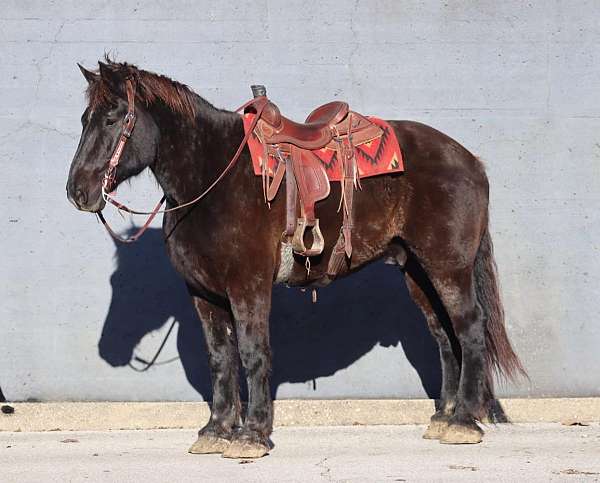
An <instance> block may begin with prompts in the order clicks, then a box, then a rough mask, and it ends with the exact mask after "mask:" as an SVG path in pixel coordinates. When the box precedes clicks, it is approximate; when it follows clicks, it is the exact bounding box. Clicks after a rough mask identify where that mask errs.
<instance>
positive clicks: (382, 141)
mask: <svg viewBox="0 0 600 483" xmlns="http://www.w3.org/2000/svg"><path fill="white" fill-rule="evenodd" d="M254 116H255V115H254V114H252V113H247V114H244V115H243V119H244V131H245V132H248V129H250V127H251V125H252V120H253V119H254ZM368 119H369V121H371V122H372V123H374V124H376V125H377V126H379V127H380V128H381V129H382V131H383V132H382V134H381V136H380V137H378V138H376V139H373V140H372V141H368V142H365V143H363V144H360V145H355V149H356V160H357V164H358V174H359V177H360V178H367V177H369V176H376V175H378V174H390V173H398V172H402V171H404V163H403V162H402V152H401V151H400V146H399V145H398V140H397V139H396V134H395V133H394V130H393V129H392V126H390V125H389V124H388V123H387V122H385V121H383V120H382V119H379V118H377V117H368ZM248 148H249V149H250V154H251V156H252V165H253V167H254V174H256V175H257V176H260V175H261V166H262V163H263V159H262V158H263V157H264V148H263V145H262V144H261V142H260V139H258V137H257V136H256V134H255V133H252V135H251V136H250V138H249V139H248ZM313 153H314V154H315V155H316V156H317V157H318V158H319V159H320V160H321V162H322V163H323V165H324V166H325V170H326V171H327V176H328V177H329V179H330V180H331V181H340V180H341V179H342V165H341V163H339V162H338V159H337V151H335V150H334V149H329V148H323V149H317V150H315V151H313ZM276 166H277V160H276V159H275V158H274V157H272V156H269V159H268V164H267V167H268V168H267V174H268V175H269V176H273V174H274V170H275V167H276Z"/></svg>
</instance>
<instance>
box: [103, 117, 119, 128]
mask: <svg viewBox="0 0 600 483" xmlns="http://www.w3.org/2000/svg"><path fill="white" fill-rule="evenodd" d="M115 122H117V120H116V119H113V118H111V117H107V118H106V121H105V124H106V125H107V126H112V125H113V124H114V123H115Z"/></svg>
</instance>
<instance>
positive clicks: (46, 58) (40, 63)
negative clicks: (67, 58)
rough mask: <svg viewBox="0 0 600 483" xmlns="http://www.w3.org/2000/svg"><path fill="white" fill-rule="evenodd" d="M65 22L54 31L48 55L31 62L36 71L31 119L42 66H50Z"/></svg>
mask: <svg viewBox="0 0 600 483" xmlns="http://www.w3.org/2000/svg"><path fill="white" fill-rule="evenodd" d="M67 22H68V20H66V19H65V20H63V21H62V22H61V24H60V25H59V26H58V29H57V30H56V33H55V34H54V37H53V38H52V40H51V41H50V46H49V47H48V53H47V54H46V55H44V56H42V57H40V58H39V59H38V60H35V61H34V62H33V66H34V68H35V70H36V71H37V82H36V83H35V89H34V91H33V101H32V103H31V108H30V110H29V116H28V117H31V114H32V111H33V109H34V108H35V105H36V103H37V101H39V93H40V84H41V83H42V79H43V78H44V74H43V72H42V69H43V64H44V63H46V62H48V65H49V64H50V63H49V61H50V58H51V57H52V54H53V53H54V48H55V47H56V43H57V42H58V37H59V35H60V34H61V33H62V31H63V28H64V27H65V25H66V23H67Z"/></svg>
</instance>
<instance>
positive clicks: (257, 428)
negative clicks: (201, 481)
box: [223, 284, 273, 458]
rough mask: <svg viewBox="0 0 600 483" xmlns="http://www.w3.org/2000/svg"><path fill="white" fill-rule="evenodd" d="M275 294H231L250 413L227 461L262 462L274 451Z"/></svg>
mask: <svg viewBox="0 0 600 483" xmlns="http://www.w3.org/2000/svg"><path fill="white" fill-rule="evenodd" d="M265 285H266V284H265ZM271 290H272V287H271V285H268V286H265V287H264V288H263V289H261V290H256V289H254V290H253V289H249V288H244V289H241V290H240V291H239V293H231V294H230V302H231V310H232V312H233V316H234V319H235V327H236V334H237V339H238V349H239V354H240V359H241V361H242V365H243V366H244V369H245V372H246V379H247V382H248V411H247V414H246V418H245V421H244V425H243V427H242V428H241V429H240V430H239V431H237V432H236V433H235V435H234V438H233V442H232V443H231V445H230V446H229V447H228V448H227V449H226V450H225V452H224V453H223V456H224V457H226V458H260V457H262V456H264V455H266V454H267V453H268V452H269V449H270V441H269V436H270V435H271V432H272V431H273V402H272V400H271V392H270V389H269V376H270V373H271V347H270V344H269V315H270V312H271Z"/></svg>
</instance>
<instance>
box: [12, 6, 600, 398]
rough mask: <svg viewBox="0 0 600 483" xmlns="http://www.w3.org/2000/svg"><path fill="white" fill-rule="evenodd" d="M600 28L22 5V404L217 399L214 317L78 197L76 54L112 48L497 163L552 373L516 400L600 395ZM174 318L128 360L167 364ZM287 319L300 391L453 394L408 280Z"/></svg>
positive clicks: (237, 94)
mask: <svg viewBox="0 0 600 483" xmlns="http://www.w3.org/2000/svg"><path fill="white" fill-rule="evenodd" d="M599 21H600V12H599V10H598V4H597V2H593V1H592V2H588V1H578V0H562V1H561V0H547V1H537V2H536V1H534V2H520V1H507V2H496V1H455V2H441V1H425V0H422V1H404V2H396V1H391V0H390V1H372V2H366V1H361V0H357V1H354V2H347V3H344V2H342V4H340V2H339V1H336V2H333V1H307V0H304V1H285V2H283V1H281V2H277V1H273V0H262V1H261V0H254V1H252V2H237V1H236V2H233V1H231V2H230V1H221V2H191V1H188V2H186V1H169V2H162V1H157V2H122V1H115V0H108V1H102V2H99V1H95V2H79V1H71V0H68V1H60V2H59V1H56V2H41V1H39V2H38V1H27V2H23V1H13V0H4V1H3V2H2V8H1V9H0V166H1V171H0V172H1V176H0V196H1V199H2V203H1V204H0V210H1V217H0V220H1V223H2V230H1V235H0V236H1V241H2V256H1V257H0V264H1V265H0V267H1V269H0V270H1V273H2V281H1V297H2V298H1V301H2V304H1V306H0V386H1V388H2V391H3V392H4V394H5V395H6V397H7V398H9V399H21V400H24V399H29V398H34V399H41V400H105V399H109V400H163V399H164V400H167V399H168V400H179V399H182V400H197V399H201V398H202V397H203V396H204V397H207V396H208V394H209V389H208V372H207V370H206V362H205V355H204V349H203V346H202V344H203V342H202V336H201V333H200V330H199V328H198V323H197V321H196V320H195V319H194V315H193V314H192V312H191V310H190V308H189V305H188V302H187V299H186V296H185V293H184V289H183V286H182V284H181V281H180V280H179V279H178V278H177V276H176V275H175V274H174V273H173V272H172V270H171V269H170V268H169V265H168V262H167V261H166V260H165V257H164V254H163V252H162V249H161V244H160V235H159V231H158V229H156V230H154V231H152V232H150V234H149V236H148V237H147V238H146V239H144V241H143V242H141V243H140V244H139V245H137V246H130V247H119V248H118V249H117V248H116V247H115V245H114V243H113V242H112V241H111V240H110V239H109V238H108V237H107V235H106V234H105V233H104V231H103V230H102V229H101V227H100V225H98V224H97V223H96V221H95V219H94V218H93V217H92V216H90V215H86V214H82V213H78V212H76V211H75V210H74V209H73V208H72V207H71V206H70V205H69V204H68V203H67V200H66V198H65V191H64V185H65V181H66V176H67V170H68V166H69V163H70V160H71V158H72V155H73V153H74V151H75V147H76V145H77V142H78V138H79V130H80V125H79V116H80V114H81V112H82V111H83V108H84V99H83V90H84V87H85V83H84V80H83V78H82V77H81V74H80V73H79V71H78V70H77V68H76V65H75V62H81V63H83V64H84V65H86V66H88V67H93V66H94V65H95V62H96V61H97V60H98V59H99V58H100V57H101V56H102V55H103V53H104V52H105V51H109V52H112V53H114V54H116V56H117V58H118V59H120V60H127V61H129V62H134V63H136V64H138V65H139V66H141V67H143V68H146V69H149V70H154V71H157V72H161V73H165V74H168V75H170V76H171V77H173V78H174V79H177V80H179V81H182V82H185V83H187V84H189V85H190V86H192V87H193V88H194V89H195V90H196V91H197V92H198V93H200V94H201V95H203V96H204V97H206V98H207V99H208V100H210V101H211V102H213V103H215V104H217V105H219V106H226V107H230V108H233V107H236V106H237V105H239V104H241V103H242V102H243V101H244V100H246V99H247V98H248V97H249V95H250V91H249V88H248V86H249V85H250V84H252V83H264V84H266V85H267V86H268V87H269V93H270V95H271V97H272V98H273V99H274V100H275V101H276V102H277V103H278V104H279V105H280V107H281V108H282V109H283V110H285V112H287V113H289V114H290V115H291V116H293V117H297V118H302V117H303V116H304V115H306V113H307V112H309V111H310V110H311V108H312V107H314V106H315V105H317V104H318V103H321V102H325V101H327V100H331V99H346V100H348V101H349V102H350V103H351V105H352V107H353V108H354V109H355V110H357V111H361V112H363V113H365V114H376V115H379V116H382V117H384V118H391V119H403V118H408V119H416V120H420V121H422V122H426V123H429V124H431V125H433V126H434V127H436V128H438V129H440V130H442V131H445V132H447V133H448V134H450V135H451V136H453V137H454V138H456V139H457V140H459V141H460V142H462V143H463V144H464V145H465V146H466V147H467V148H469V149H470V150H472V151H473V152H474V153H476V154H478V155H480V156H481V157H482V158H483V159H484V160H485V162H486V165H487V168H488V173H489V177H490V182H491V203H492V230H493V236H494V240H495V245H496V253H497V260H498V265H499V269H500V274H501V279H502V286H503V289H504V300H505V305H506V312H507V320H508V330H509V333H510V336H511V337H512V340H513V341H514V345H515V347H516V349H517V351H518V352H519V354H520V355H521V357H522V358H523V361H524V364H525V366H526V367H527V368H528V370H529V372H530V376H531V382H530V383H526V384H523V385H521V386H519V387H514V386H505V387H502V388H501V390H500V393H501V394H502V395H505V396H526V395H535V396H550V395H553V396H564V395H570V396H584V395H600V358H599V356H598V349H599V347H600V324H599V323H598V321H597V319H596V317H597V311H598V310H597V309H598V301H597V296H598V284H599V282H600V280H599V273H600V271H599V268H600V261H599V260H600V257H599V256H598V251H599V247H600V240H599V236H600V219H599V218H600V216H599V214H598V213H599V212H600V198H599V196H598V192H599V189H600V168H599V166H600V164H599V160H600V138H599V134H598V133H599V132H600V118H599V116H600V96H599V95H598V87H599V84H598V71H599V70H600V54H599V52H600V48H599V47H600V31H599V30H598V22H599ZM120 194H121V196H122V197H123V198H124V199H125V200H128V201H132V202H134V203H135V204H136V205H141V206H149V205H150V203H151V202H152V201H154V199H155V198H156V196H157V192H156V187H155V185H154V183H153V182H152V181H151V180H150V179H149V176H146V175H142V176H141V177H140V178H139V179H138V180H135V181H134V182H133V183H132V186H131V188H124V189H123V190H121V191H120ZM112 219H114V220H115V222H116V223H118V224H120V226H123V227H128V226H130V221H129V220H125V221H123V220H120V219H119V218H118V217H116V216H112ZM340 300H341V301H344V302H345V303H344V305H343V307H347V308H344V309H339V308H338V307H339V305H338V302H339V301H340ZM142 304H147V306H146V307H145V308H141V307H142ZM342 310H343V311H345V313H344V312H342ZM173 319H175V320H177V321H178V324H177V326H176V328H175V335H174V337H172V338H171V339H170V340H169V343H168V344H167V347H166V348H165V350H164V352H163V354H162V355H161V356H160V358H159V361H160V362H163V363H164V364H161V365H156V366H155V367H153V368H152V369H151V370H149V371H147V372H144V373H140V372H136V371H134V370H133V369H132V368H131V367H129V366H127V363H128V362H130V361H131V359H132V357H134V356H138V357H141V358H149V357H151V356H152V354H153V352H154V351H155V349H156V347H157V346H158V344H159V343H160V341H161V340H162V337H163V336H164V334H165V332H166V331H167V329H168V327H169V325H170V321H171V320H173ZM272 325H273V341H274V350H275V373H274V387H275V389H276V393H277V397H279V398H289V397H298V398H338V397H423V396H426V395H430V396H435V394H436V392H437V390H438V389H439V364H438V363H437V362H436V351H435V347H434V345H433V343H432V340H431V339H430V337H429V335H428V334H427V331H426V329H425V325H424V322H423V319H422V317H421V316H420V315H419V313H418V311H417V309H416V308H415V307H414V306H413V305H412V304H411V302H410V301H409V300H408V298H407V296H406V290H405V287H404V283H403V280H402V277H401V276H400V275H399V274H398V272H397V271H395V270H392V269H390V268H386V267H382V266H374V267H371V268H369V269H368V270H367V271H365V272H364V273H361V274H359V275H357V276H355V277H353V278H350V279H347V280H344V281H342V282H340V283H339V284H338V285H337V286H334V287H332V288H330V289H327V290H323V291H321V293H320V303H319V304H317V305H312V304H311V303H310V300H309V295H308V294H302V293H297V292H292V291H290V290H285V289H278V291H277V295H276V306H275V309H274V314H273V317H272ZM177 357H179V359H176V360H172V359H173V358H177ZM170 360H172V361H171V362H169V361H170ZM132 364H134V365H135V364H136V362H135V360H134V361H133V362H132Z"/></svg>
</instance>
